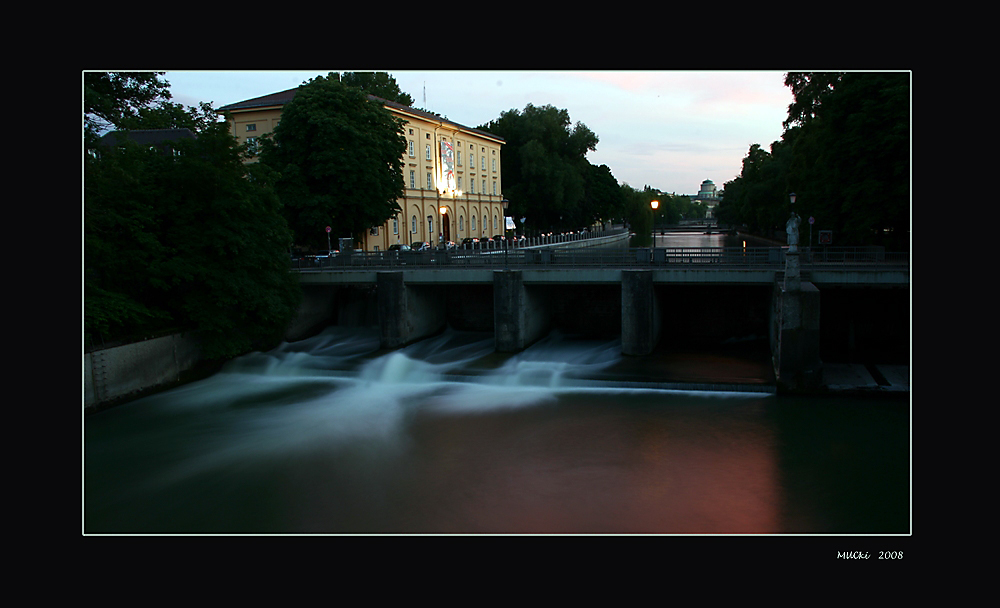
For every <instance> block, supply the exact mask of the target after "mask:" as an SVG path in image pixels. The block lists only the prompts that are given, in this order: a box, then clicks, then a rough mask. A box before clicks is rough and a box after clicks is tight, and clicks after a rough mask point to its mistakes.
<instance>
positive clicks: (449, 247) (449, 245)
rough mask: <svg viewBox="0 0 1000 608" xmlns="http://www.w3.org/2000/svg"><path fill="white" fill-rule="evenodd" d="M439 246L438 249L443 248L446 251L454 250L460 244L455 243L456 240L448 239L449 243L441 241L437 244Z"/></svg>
mask: <svg viewBox="0 0 1000 608" xmlns="http://www.w3.org/2000/svg"><path fill="white" fill-rule="evenodd" d="M437 248H438V251H441V250H444V251H454V250H455V249H457V248H458V246H457V245H455V243H454V241H448V242H447V243H439V244H438V246H437Z"/></svg>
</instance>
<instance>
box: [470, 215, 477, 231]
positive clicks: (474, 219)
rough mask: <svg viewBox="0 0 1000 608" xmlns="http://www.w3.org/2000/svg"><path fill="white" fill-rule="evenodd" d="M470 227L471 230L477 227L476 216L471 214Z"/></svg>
mask: <svg viewBox="0 0 1000 608" xmlns="http://www.w3.org/2000/svg"><path fill="white" fill-rule="evenodd" d="M469 229H470V230H475V229H476V216H474V215H472V216H469Z"/></svg>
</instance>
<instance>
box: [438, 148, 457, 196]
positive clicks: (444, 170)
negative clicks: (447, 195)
mask: <svg viewBox="0 0 1000 608" xmlns="http://www.w3.org/2000/svg"><path fill="white" fill-rule="evenodd" d="M441 183H442V184H444V186H445V187H446V188H448V189H450V190H454V189H455V151H454V150H453V149H452V146H451V142H449V141H445V140H443V139H442V140H441Z"/></svg>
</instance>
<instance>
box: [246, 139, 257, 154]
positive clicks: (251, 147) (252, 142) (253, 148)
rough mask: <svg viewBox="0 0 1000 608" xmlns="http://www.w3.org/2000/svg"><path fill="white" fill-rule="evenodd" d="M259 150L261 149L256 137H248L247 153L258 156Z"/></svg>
mask: <svg viewBox="0 0 1000 608" xmlns="http://www.w3.org/2000/svg"><path fill="white" fill-rule="evenodd" d="M258 148H259V146H258V142H257V138H256V137H248V138H247V152H249V153H250V154H257V150H258Z"/></svg>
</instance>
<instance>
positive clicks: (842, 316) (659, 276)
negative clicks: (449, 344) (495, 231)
mask: <svg viewBox="0 0 1000 608" xmlns="http://www.w3.org/2000/svg"><path fill="white" fill-rule="evenodd" d="M618 242H621V241H620V240H619V241H618ZM789 269H794V270H793V271H792V272H791V273H790V274H791V275H792V276H794V279H792V280H789V278H788V277H786V273H787V272H788V271H789ZM293 271H294V272H296V273H297V274H298V277H299V280H300V282H301V284H302V285H303V291H304V293H305V302H304V303H303V306H302V309H301V310H300V319H299V322H298V326H299V330H302V328H303V327H305V326H306V325H309V324H310V323H311V324H312V326H313V327H316V326H319V325H321V324H322V325H325V324H328V323H329V322H330V321H331V320H332V321H334V322H338V323H343V322H345V320H347V319H348V317H351V315H353V317H352V318H353V322H355V323H363V324H377V325H378V326H379V329H380V338H381V343H382V346H383V347H384V348H397V347H400V346H404V345H406V344H409V343H412V342H414V341H417V340H420V339H422V338H425V337H428V336H430V335H433V334H435V333H437V332H439V331H441V330H442V329H443V328H444V327H446V326H452V327H455V328H456V329H470V330H478V331H484V330H492V331H493V332H494V335H495V337H496V342H495V343H496V349H497V351H498V352H518V351H520V350H522V349H524V348H526V347H527V346H529V345H530V344H532V343H533V342H535V341H537V340H538V339H540V338H541V337H543V336H544V335H545V334H546V333H547V332H548V331H549V330H550V329H552V328H554V327H558V328H562V329H566V330H568V331H584V332H605V335H606V334H608V333H613V334H615V335H619V336H620V337H621V343H622V353H623V354H626V355H645V354H649V353H651V352H652V351H653V350H654V349H655V347H656V346H657V345H658V343H660V342H661V340H664V339H667V340H669V339H677V338H678V337H684V336H685V335H687V337H691V336H690V332H691V331H692V329H691V328H692V327H693V326H698V327H699V328H700V330H701V331H716V332H717V333H718V336H716V337H720V336H721V335H723V334H724V333H725V332H729V335H733V334H734V333H742V334H743V335H745V334H746V333H750V334H756V335H760V336H769V338H768V339H769V342H770V344H771V350H772V355H773V359H774V363H775V372H776V376H777V377H778V378H779V387H780V386H782V383H784V385H785V386H788V387H792V388H802V387H805V388H808V387H810V386H816V385H817V382H818V378H819V377H820V375H821V373H822V364H821V362H820V336H821V334H822V336H824V337H823V340H824V342H825V343H827V346H828V348H829V343H837V342H839V341H843V340H845V339H846V340H850V341H852V343H853V341H854V340H855V336H858V338H857V339H858V340H881V341H883V342H887V343H893V344H902V345H903V347H905V348H907V349H908V344H909V329H908V322H909V321H908V319H909V316H908V315H909V274H910V273H909V254H908V253H892V252H885V251H884V250H883V249H881V248H877V247H859V248H848V247H838V248H833V247H827V248H824V249H814V250H809V249H802V250H801V251H799V252H798V253H795V254H789V253H788V250H787V248H782V247H665V248H631V249H628V248H624V247H623V246H618V247H607V248H604V247H587V248H579V247H576V248H569V249H558V248H555V247H552V246H549V245H542V246H533V247H512V248H508V249H495V250H487V251H477V250H461V249H458V250H447V251H446V250H435V251H425V252H419V253H412V252H406V253H399V252H367V253H366V252H355V253H352V254H348V255H340V256H336V257H333V258H329V259H328V260H325V261H324V262H323V263H322V264H321V265H318V266H316V267H304V268H295V269H293ZM821 294H822V298H823V302H824V304H823V311H824V314H823V323H821V321H820V297H821ZM352 311H353V312H352ZM347 322H348V323H350V322H351V321H350V320H348V321H347ZM877 332H882V333H881V334H880V335H878V336H877V337H871V338H869V335H874V334H875V333H877ZM845 336H849V338H845ZM289 339H294V336H293V335H289ZM852 348H853V346H852Z"/></svg>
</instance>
